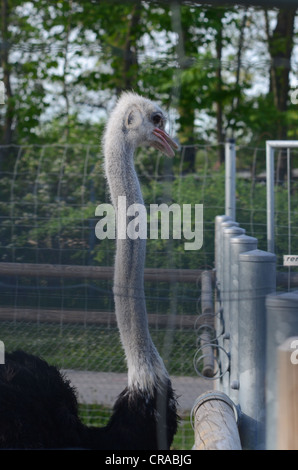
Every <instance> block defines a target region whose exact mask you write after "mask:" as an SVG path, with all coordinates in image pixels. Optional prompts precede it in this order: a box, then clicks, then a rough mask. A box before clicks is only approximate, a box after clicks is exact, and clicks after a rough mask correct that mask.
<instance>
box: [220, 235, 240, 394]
mask: <svg viewBox="0 0 298 470" xmlns="http://www.w3.org/2000/svg"><path fill="white" fill-rule="evenodd" d="M244 233H245V230H244V229H243V228H240V227H236V226H231V227H225V228H223V253H224V256H223V259H224V264H223V269H222V276H223V278H222V289H221V299H222V308H223V327H224V334H223V338H222V339H223V343H222V346H223V348H224V350H225V351H226V352H227V353H228V355H226V354H223V357H222V365H223V370H228V372H226V373H225V374H224V376H223V377H222V385H223V391H224V393H226V394H228V393H229V388H230V360H229V359H230V353H231V350H230V337H231V333H230V308H231V294H232V286H231V253H230V240H231V238H232V237H235V236H237V235H243V234H244Z"/></svg>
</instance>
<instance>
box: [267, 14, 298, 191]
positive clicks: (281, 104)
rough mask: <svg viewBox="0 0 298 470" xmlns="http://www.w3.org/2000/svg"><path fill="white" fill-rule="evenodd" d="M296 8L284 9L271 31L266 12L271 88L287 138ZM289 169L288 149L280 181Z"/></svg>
mask: <svg viewBox="0 0 298 470" xmlns="http://www.w3.org/2000/svg"><path fill="white" fill-rule="evenodd" d="M295 14H296V8H288V9H280V10H279V13H278V15H277V23H276V26H275V29H274V31H273V32H272V33H270V29H269V21H268V15H267V12H266V29H267V39H268V47H269V53H270V58H271V67H270V92H271V93H272V94H273V99H274V104H275V106H276V109H277V111H278V119H277V129H276V136H277V139H278V140H285V139H286V138H287V134H288V129H287V124H286V120H285V113H286V111H287V110H288V99H289V91H290V78H289V76H290V71H291V56H292V52H293V44H294V40H293V36H294V21H295ZM286 171H287V160H286V151H282V152H281V156H280V162H279V165H278V172H277V177H276V178H277V181H278V182H283V180H284V178H285V175H286Z"/></svg>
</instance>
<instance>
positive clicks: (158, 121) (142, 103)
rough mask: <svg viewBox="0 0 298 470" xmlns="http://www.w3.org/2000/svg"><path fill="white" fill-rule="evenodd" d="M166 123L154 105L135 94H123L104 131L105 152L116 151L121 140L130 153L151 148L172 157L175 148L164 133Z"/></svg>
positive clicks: (173, 143) (164, 117) (161, 113)
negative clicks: (141, 148)
mask: <svg viewBox="0 0 298 470" xmlns="http://www.w3.org/2000/svg"><path fill="white" fill-rule="evenodd" d="M165 123H166V116H165V114H164V113H163V111H162V110H161V109H160V107H159V106H158V105H157V104H155V103H153V102H152V101H150V100H148V99H146V98H143V97H142V96H139V95H137V94H135V93H131V92H126V93H123V94H122V95H121V97H120V99H119V100H118V102H117V105H116V107H115V108H114V110H113V112H112V114H111V117H110V119H109V122H108V126H107V128H106V133H105V137H104V153H109V151H113V146H115V151H119V147H118V145H117V144H118V142H119V141H121V142H122V143H125V145H126V146H129V147H130V150H132V151H134V150H135V149H136V148H137V147H143V146H152V147H155V148H157V149H158V150H160V151H161V152H163V153H164V154H165V155H167V156H169V157H172V156H174V151H173V149H176V148H178V146H177V144H176V142H174V140H173V139H172V138H171V137H170V136H169V135H168V134H167V133H166V132H165V130H164V127H165ZM116 147H117V149H116ZM127 150H128V149H127Z"/></svg>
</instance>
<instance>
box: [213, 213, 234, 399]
mask: <svg viewBox="0 0 298 470" xmlns="http://www.w3.org/2000/svg"><path fill="white" fill-rule="evenodd" d="M238 225H239V224H238V223H237V222H234V221H232V220H227V221H222V222H221V224H219V233H218V239H217V244H218V248H217V253H218V261H217V267H218V271H217V272H216V287H217V303H216V308H217V310H216V313H217V316H216V336H217V338H218V345H219V346H220V347H221V348H223V333H224V316H223V302H222V290H223V277H224V266H226V265H227V258H226V253H225V251H224V245H223V233H224V230H225V229H226V228H228V227H238ZM219 356H220V358H219V364H220V366H221V369H223V366H224V365H225V366H226V361H227V356H226V354H224V351H223V350H222V349H219ZM225 370H226V369H225ZM218 387H219V389H220V390H222V388H223V383H222V377H221V378H220V381H219V384H218Z"/></svg>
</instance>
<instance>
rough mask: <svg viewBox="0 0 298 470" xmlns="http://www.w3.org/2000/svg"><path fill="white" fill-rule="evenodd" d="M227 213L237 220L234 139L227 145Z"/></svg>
mask: <svg viewBox="0 0 298 470" xmlns="http://www.w3.org/2000/svg"><path fill="white" fill-rule="evenodd" d="M225 195H226V198H225V212H226V214H227V215H228V216H230V217H231V218H232V219H233V220H235V219H236V147H235V141H234V139H231V140H230V141H229V142H227V143H226V145H225Z"/></svg>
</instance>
